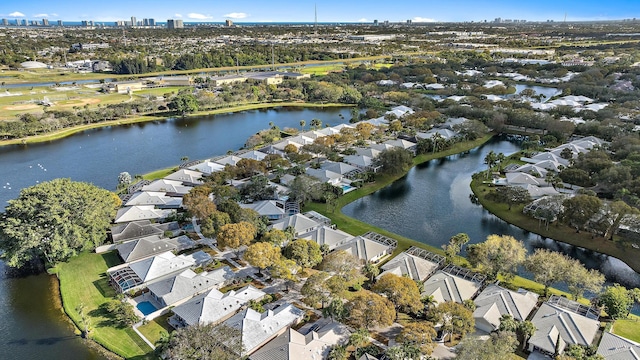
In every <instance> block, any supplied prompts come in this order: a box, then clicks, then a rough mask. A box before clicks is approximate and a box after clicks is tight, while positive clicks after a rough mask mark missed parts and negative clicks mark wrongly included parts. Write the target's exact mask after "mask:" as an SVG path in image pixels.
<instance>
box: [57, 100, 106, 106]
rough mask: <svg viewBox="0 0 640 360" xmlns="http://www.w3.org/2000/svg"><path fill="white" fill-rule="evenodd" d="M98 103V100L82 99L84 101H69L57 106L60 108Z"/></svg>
mask: <svg viewBox="0 0 640 360" xmlns="http://www.w3.org/2000/svg"><path fill="white" fill-rule="evenodd" d="M99 102H100V99H96V98H84V99H75V100H69V101H68V102H67V103H66V104H64V105H59V106H61V107H74V106H85V105H92V104H97V103H99Z"/></svg>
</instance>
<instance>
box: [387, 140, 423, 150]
mask: <svg viewBox="0 0 640 360" xmlns="http://www.w3.org/2000/svg"><path fill="white" fill-rule="evenodd" d="M385 144H386V145H391V146H394V147H399V148H401V149H405V150H407V149H411V148H415V147H416V146H417V145H416V143H414V142H411V141H407V140H404V139H395V140H388V141H385Z"/></svg>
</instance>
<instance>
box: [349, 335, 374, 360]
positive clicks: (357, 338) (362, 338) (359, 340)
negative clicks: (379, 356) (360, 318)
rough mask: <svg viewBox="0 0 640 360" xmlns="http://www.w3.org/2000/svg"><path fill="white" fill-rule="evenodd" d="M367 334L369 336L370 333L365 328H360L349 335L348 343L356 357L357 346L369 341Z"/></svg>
mask: <svg viewBox="0 0 640 360" xmlns="http://www.w3.org/2000/svg"><path fill="white" fill-rule="evenodd" d="M369 336H371V334H370V333H369V330H367V329H366V328H360V329H358V330H356V331H355V332H354V333H353V334H351V336H349V345H351V346H353V347H354V348H355V350H354V353H355V354H356V357H357V355H358V348H359V347H361V346H363V345H364V344H366V343H368V342H369Z"/></svg>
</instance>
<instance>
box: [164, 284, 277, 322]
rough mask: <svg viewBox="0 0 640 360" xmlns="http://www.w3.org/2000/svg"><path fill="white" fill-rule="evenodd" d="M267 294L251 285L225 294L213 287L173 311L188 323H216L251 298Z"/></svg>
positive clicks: (254, 298)
mask: <svg viewBox="0 0 640 360" xmlns="http://www.w3.org/2000/svg"><path fill="white" fill-rule="evenodd" d="M265 295H266V294H265V293H264V292H263V291H262V290H259V289H256V288H255V287H253V286H251V285H247V286H246V287H244V288H242V289H240V290H238V291H234V290H231V291H229V292H228V293H225V294H223V293H221V292H220V291H218V290H216V289H212V290H209V291H208V292H206V293H204V294H202V295H198V296H196V297H194V298H193V299H191V300H189V301H187V302H186V303H184V304H181V305H178V306H176V307H175V308H173V313H174V314H176V315H177V316H179V317H180V318H182V319H183V320H184V321H185V322H186V323H187V324H188V325H196V324H210V323H213V324H215V323H218V322H220V321H223V320H224V319H226V318H227V317H228V316H230V315H232V314H234V313H235V312H236V311H238V310H240V308H242V307H243V306H244V305H245V304H246V303H248V302H249V300H258V299H261V298H262V297H264V296H265Z"/></svg>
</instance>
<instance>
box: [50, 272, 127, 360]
mask: <svg viewBox="0 0 640 360" xmlns="http://www.w3.org/2000/svg"><path fill="white" fill-rule="evenodd" d="M47 276H48V277H49V282H50V284H51V285H50V287H49V289H50V290H51V298H52V301H53V305H54V307H55V308H56V309H57V310H60V313H61V317H62V318H63V319H64V320H63V321H64V322H65V323H66V324H67V325H68V326H69V330H71V331H73V333H74V335H76V336H77V337H79V338H80V340H81V341H82V343H83V344H84V345H85V346H87V347H89V348H91V349H93V350H95V351H97V352H99V353H100V355H102V356H104V357H105V358H107V359H109V360H120V359H124V358H123V357H121V356H120V355H118V354H116V353H114V352H112V351H109V350H108V349H107V348H105V347H104V346H102V345H101V344H100V343H98V342H97V341H95V340H93V339H92V338H91V337H85V338H83V337H82V336H81V335H80V333H81V330H80V328H79V327H78V325H77V324H76V323H75V322H73V319H72V318H71V316H69V314H68V313H67V311H66V310H65V308H64V298H63V297H62V292H61V291H60V279H59V278H58V276H57V274H47Z"/></svg>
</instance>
